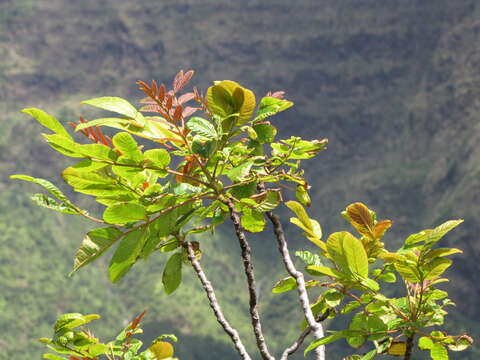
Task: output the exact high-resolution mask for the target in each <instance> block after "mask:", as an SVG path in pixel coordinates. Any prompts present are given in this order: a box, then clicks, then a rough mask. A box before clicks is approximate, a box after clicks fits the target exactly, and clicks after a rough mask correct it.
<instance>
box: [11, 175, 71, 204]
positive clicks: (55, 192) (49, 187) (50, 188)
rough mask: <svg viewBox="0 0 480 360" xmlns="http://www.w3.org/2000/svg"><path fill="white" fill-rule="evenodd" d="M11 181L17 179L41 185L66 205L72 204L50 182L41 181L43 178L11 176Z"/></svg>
mask: <svg viewBox="0 0 480 360" xmlns="http://www.w3.org/2000/svg"><path fill="white" fill-rule="evenodd" d="M10 179H16V180H23V181H29V182H33V183H35V184H37V185H40V186H41V187H43V188H44V189H45V190H47V191H48V192H49V193H50V194H52V195H53V196H55V197H56V198H57V199H58V200H62V201H65V202H66V203H69V204H71V203H70V200H68V198H67V197H66V196H65V194H64V193H63V192H62V191H61V190H60V189H59V188H58V187H57V186H55V185H54V184H52V183H51V182H50V181H48V180H45V179H41V178H34V177H31V176H28V175H11V176H10Z"/></svg>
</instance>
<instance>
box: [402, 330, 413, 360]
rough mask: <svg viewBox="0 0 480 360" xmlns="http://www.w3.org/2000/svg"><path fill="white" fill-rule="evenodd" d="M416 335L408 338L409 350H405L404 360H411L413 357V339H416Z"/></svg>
mask: <svg viewBox="0 0 480 360" xmlns="http://www.w3.org/2000/svg"><path fill="white" fill-rule="evenodd" d="M414 336H415V335H414V334H413V335H410V336H409V337H407V349H406V350H405V357H404V360H410V358H411V357H412V353H413V345H414V343H413V339H414Z"/></svg>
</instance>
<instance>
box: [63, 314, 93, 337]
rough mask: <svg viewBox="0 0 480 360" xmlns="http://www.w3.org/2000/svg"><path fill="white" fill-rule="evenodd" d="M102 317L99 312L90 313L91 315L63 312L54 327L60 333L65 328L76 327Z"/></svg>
mask: <svg viewBox="0 0 480 360" xmlns="http://www.w3.org/2000/svg"><path fill="white" fill-rule="evenodd" d="M100 317H101V316H100V315H97V314H89V315H82V314H80V313H68V314H63V315H62V316H60V317H59V318H58V319H57V321H56V322H55V327H54V329H55V333H58V332H60V331H61V330H64V329H74V328H76V327H78V326H82V325H85V324H88V323H89V322H91V321H93V320H97V319H100Z"/></svg>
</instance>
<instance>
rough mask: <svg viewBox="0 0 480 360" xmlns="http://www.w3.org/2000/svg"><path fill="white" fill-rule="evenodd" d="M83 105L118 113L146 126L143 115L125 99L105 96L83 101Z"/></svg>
mask: <svg viewBox="0 0 480 360" xmlns="http://www.w3.org/2000/svg"><path fill="white" fill-rule="evenodd" d="M82 104H87V105H91V106H95V107H97V108H100V109H103V110H108V111H112V112H116V113H117V114H121V115H124V116H126V117H129V118H131V119H134V120H136V121H137V122H138V123H139V124H141V125H144V122H143V116H142V114H141V113H140V112H139V111H138V110H137V109H136V108H135V107H134V106H133V105H132V104H130V103H129V102H128V101H127V100H125V99H122V98H119V97H115V96H104V97H99V98H95V99H90V100H85V101H82Z"/></svg>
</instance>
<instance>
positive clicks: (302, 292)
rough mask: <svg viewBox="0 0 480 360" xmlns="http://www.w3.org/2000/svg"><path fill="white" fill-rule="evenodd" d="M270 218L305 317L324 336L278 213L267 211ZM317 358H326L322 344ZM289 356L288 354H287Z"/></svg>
mask: <svg viewBox="0 0 480 360" xmlns="http://www.w3.org/2000/svg"><path fill="white" fill-rule="evenodd" d="M266 214H267V216H268V218H269V219H270V221H271V222H272V224H273V231H274V233H275V236H276V238H277V243H278V250H279V251H280V253H281V255H282V259H283V263H284V264H285V268H286V269H287V271H288V273H289V274H290V275H291V276H292V277H293V278H295V280H296V281H297V291H298V295H299V298H300V303H301V304H302V308H303V312H304V314H305V318H306V319H307V324H308V325H309V327H310V328H311V330H312V331H313V334H314V336H315V338H316V339H320V338H322V337H323V336H324V332H323V326H322V324H320V323H319V322H317V321H316V320H315V316H314V315H313V312H312V309H311V308H310V300H309V299H308V293H307V288H306V287H305V279H304V277H303V274H302V273H301V272H300V271H298V270H297V269H296V268H295V265H294V264H293V261H292V258H291V257H290V253H289V251H288V247H287V240H286V239H285V232H284V231H283V227H282V223H281V222H280V218H279V217H278V215H275V214H274V213H272V212H267V213H266ZM315 354H316V357H315V358H316V359H317V360H325V346H324V345H321V346H319V347H317V348H316V349H315ZM287 356H288V355H287Z"/></svg>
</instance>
